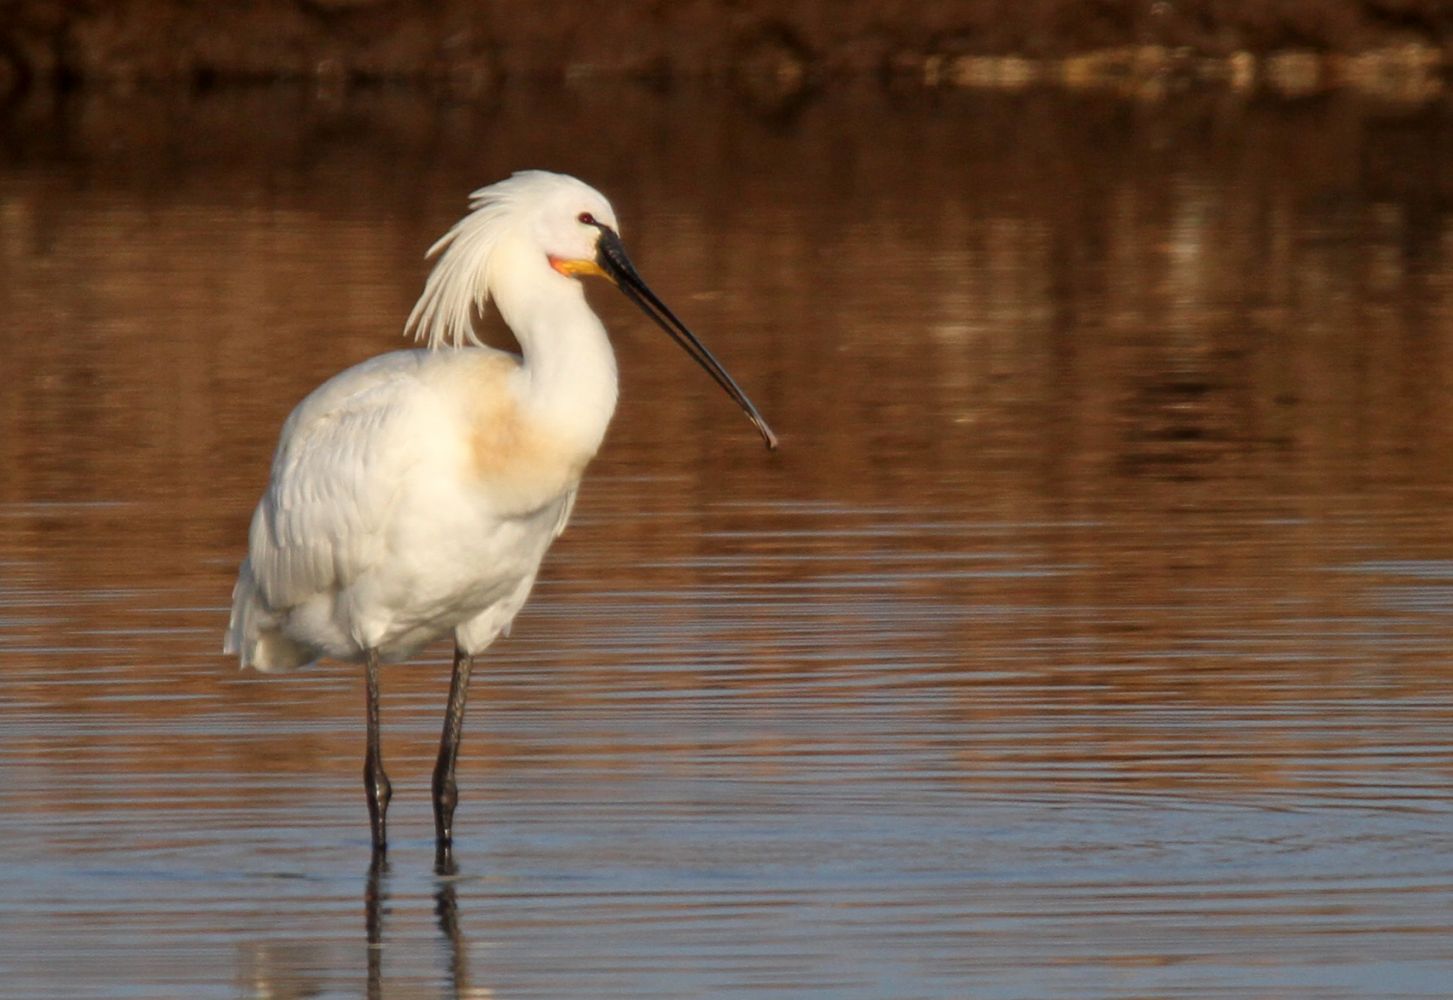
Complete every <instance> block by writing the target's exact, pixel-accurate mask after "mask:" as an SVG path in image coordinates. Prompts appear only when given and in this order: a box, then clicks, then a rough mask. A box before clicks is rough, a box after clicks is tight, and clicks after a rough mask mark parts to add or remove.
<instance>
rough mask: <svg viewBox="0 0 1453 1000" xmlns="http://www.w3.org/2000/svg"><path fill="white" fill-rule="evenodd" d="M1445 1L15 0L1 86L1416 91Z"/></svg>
mask: <svg viewBox="0 0 1453 1000" xmlns="http://www.w3.org/2000/svg"><path fill="white" fill-rule="evenodd" d="M1450 69H1453V5H1450V4H1447V3H1444V2H1440V0H1239V2H1236V0H1136V2H1094V3H1090V2H1085V0H1028V2H1020V3H1015V2H1009V0H1001V2H982V3H971V2H967V0H919V2H915V3H912V4H902V3H882V2H866V0H864V2H852V0H795V2H787V3H782V2H774V3H769V2H765V0H689V2H688V0H650V2H647V0H636V2H630V0H622V2H618V3H615V4H609V5H594V4H590V5H587V4H583V3H580V2H578V0H539V2H533V3H523V2H518V0H514V2H511V0H504V2H494V3H481V2H479V0H438V2H429V0H255V2H251V3H245V4H244V3H224V4H210V3H209V4H199V3H195V2H189V0H111V2H106V3H94V2H86V3H75V2H65V0H12V2H11V3H8V4H5V5H4V6H3V7H0V93H15V92H20V91H25V90H30V89H34V88H52V87H55V88H69V87H104V88H108V89H132V88H149V87H171V88H174V87H178V86H183V87H191V88H209V87H216V86H230V85H239V84H253V83H262V82H271V81H281V80H291V81H297V80H310V81H317V82H318V83H319V84H320V85H323V86H330V87H347V86H351V85H357V84H368V83H378V82H400V83H408V84H412V85H427V86H431V87H437V88H439V89H442V90H446V91H448V92H451V93H456V94H459V95H460V96H465V97H468V96H474V95H478V94H481V93H486V92H488V91H490V90H491V89H493V88H495V87H497V86H499V85H500V84H502V83H504V82H506V81H513V82H518V81H522V80H525V81H543V82H551V81H576V82H578V81H581V80H586V81H588V80H590V79H592V78H607V79H640V80H647V81H651V82H655V83H659V84H662V85H666V84H670V83H673V82H678V81H711V82H724V83H728V84H731V85H737V86H743V87H747V88H753V89H761V90H766V91H785V92H792V91H797V90H803V89H809V88H813V87H820V86H832V85H834V83H836V82H838V81H842V80H847V79H864V78H870V79H879V80H882V81H884V82H886V83H890V84H901V85H905V86H927V87H982V88H1019V87H1029V86H1043V85H1052V86H1069V87H1108V88H1121V89H1127V90H1130V91H1134V92H1137V93H1149V94H1152V95H1154V94H1155V93H1157V92H1159V91H1163V90H1166V89H1171V88H1175V87H1177V86H1187V85H1202V84H1210V85H1216V86H1226V87H1231V88H1235V89H1245V90H1250V89H1267V90H1273V91H1277V92H1281V93H1286V94H1292V95H1301V94H1309V93H1316V92H1320V91H1325V90H1331V89H1339V88H1346V87H1352V88H1357V89H1362V90H1369V91H1374V92H1379V93H1385V94H1388V95H1390V96H1393V97H1398V98H1408V99H1423V98H1428V97H1431V96H1437V95H1440V94H1442V93H1444V91H1445V88H1446V87H1447V85H1448V82H1449V80H1450V79H1453V72H1450Z"/></svg>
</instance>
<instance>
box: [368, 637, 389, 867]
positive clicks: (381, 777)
mask: <svg viewBox="0 0 1453 1000" xmlns="http://www.w3.org/2000/svg"><path fill="white" fill-rule="evenodd" d="M365 673H366V674H367V676H368V752H367V754H365V756H364V758H363V787H364V789H365V790H366V791H367V792H368V822H369V825H370V826H371V827H372V828H373V853H374V854H375V855H381V854H383V853H384V852H385V851H387V850H388V834H387V833H386V831H385V822H386V820H387V817H388V800H389V799H390V798H392V797H393V786H392V785H391V784H389V780H388V775H386V774H384V773H383V757H382V756H381V755H380V754H379V751H378V650H376V649H370V650H369V651H368V661H367V664H366V666H365Z"/></svg>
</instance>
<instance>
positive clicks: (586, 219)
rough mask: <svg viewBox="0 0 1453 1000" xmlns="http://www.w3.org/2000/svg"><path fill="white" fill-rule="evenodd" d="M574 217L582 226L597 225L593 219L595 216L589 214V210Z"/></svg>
mask: <svg viewBox="0 0 1453 1000" xmlns="http://www.w3.org/2000/svg"><path fill="white" fill-rule="evenodd" d="M575 218H576V219H577V220H578V221H579V222H580V224H581V225H583V226H595V225H599V223H597V222H596V221H595V216H593V215H591V214H590V213H589V212H581V213H580V214H579V215H577V216H576V217H575Z"/></svg>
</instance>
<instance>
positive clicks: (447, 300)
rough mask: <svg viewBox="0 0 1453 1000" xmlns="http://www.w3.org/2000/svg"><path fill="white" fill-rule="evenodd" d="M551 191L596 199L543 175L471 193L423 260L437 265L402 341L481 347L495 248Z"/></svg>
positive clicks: (567, 179)
mask: <svg viewBox="0 0 1453 1000" xmlns="http://www.w3.org/2000/svg"><path fill="white" fill-rule="evenodd" d="M556 192H569V193H570V194H573V195H576V196H582V195H584V196H589V197H590V198H591V199H594V200H598V199H600V195H599V194H598V193H597V192H596V191H595V190H594V189H593V188H591V187H589V186H588V185H586V184H585V183H583V182H582V181H579V180H577V179H576V178H574V177H571V176H569V175H567V174H556V173H551V172H550V171H548V170H520V171H517V172H515V173H514V174H511V175H510V176H509V177H507V178H506V179H504V180H502V181H498V182H496V183H494V184H491V185H489V186H488V187H483V188H480V189H479V190H478V191H474V192H473V193H471V194H470V196H469V209H470V211H469V214H468V215H466V216H465V217H464V218H462V219H460V220H459V221H458V222H456V223H455V224H454V225H453V227H452V228H450V230H449V231H448V232H447V233H445V234H444V235H443V236H441V237H439V239H438V240H437V241H436V242H435V243H434V245H433V246H431V247H430V248H429V251H428V253H426V254H425V255H424V256H425V259H427V260H434V259H435V258H437V261H436V263H435V264H434V269H433V270H432V271H431V272H429V278H428V280H427V281H426V282H425V283H424V292H423V294H422V295H420V296H419V301H418V302H416V303H415V304H414V308H413V310H412V311H411V312H410V313H409V318H408V319H407V320H406V321H405V322H404V336H409V335H410V334H412V335H413V337H414V339H415V340H418V341H420V342H421V343H424V344H426V345H427V346H428V348H429V350H431V351H433V350H438V349H439V348H441V347H464V346H465V345H466V344H473V345H475V346H476V347H479V346H483V342H482V341H481V340H480V339H479V335H478V334H476V333H475V332H474V317H475V316H476V315H478V316H483V315H484V310H485V306H487V305H488V304H489V288H490V284H491V280H490V273H489V270H490V262H491V260H493V259H494V251H495V248H496V247H497V246H498V245H499V244H500V242H501V241H502V240H503V239H504V237H505V236H506V235H507V234H509V233H510V232H511V231H512V230H514V229H515V228H517V227H518V226H521V225H524V224H526V222H527V221H528V218H529V216H528V211H529V210H531V209H534V210H538V209H539V207H540V206H541V204H542V203H544V202H545V201H546V199H547V198H548V197H549V195H551V194H554V193H556ZM607 208H608V206H607ZM610 221H614V219H613V218H612V219H611V220H610Z"/></svg>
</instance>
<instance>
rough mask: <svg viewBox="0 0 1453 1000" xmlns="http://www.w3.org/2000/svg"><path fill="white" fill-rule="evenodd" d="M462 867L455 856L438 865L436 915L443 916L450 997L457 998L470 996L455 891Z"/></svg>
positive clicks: (440, 930)
mask: <svg viewBox="0 0 1453 1000" xmlns="http://www.w3.org/2000/svg"><path fill="white" fill-rule="evenodd" d="M458 872H459V869H458V867H457V866H456V865H455V864H454V858H453V856H452V855H446V856H442V857H440V858H439V859H438V863H437V864H436V865H435V866H434V874H435V875H437V876H438V878H439V888H438V889H437V890H436V891H435V893H434V915H435V916H436V917H438V919H439V932H440V933H441V934H443V935H444V944H445V946H446V947H447V948H448V950H449V985H450V987H451V989H450V992H449V994H448V995H449V996H451V997H454V998H455V1000H460V998H461V997H468V996H469V949H468V946H467V945H466V944H465V941H464V935H463V934H462V933H461V932H460V930H459V897H458V896H457V895H456V893H455V883H456V880H455V876H456V875H457V874H458Z"/></svg>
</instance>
